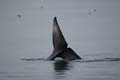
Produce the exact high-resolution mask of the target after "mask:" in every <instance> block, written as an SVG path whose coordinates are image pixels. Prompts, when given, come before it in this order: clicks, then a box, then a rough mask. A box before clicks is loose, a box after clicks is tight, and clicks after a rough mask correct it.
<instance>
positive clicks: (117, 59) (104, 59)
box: [20, 58, 120, 62]
mask: <svg viewBox="0 0 120 80" xmlns="http://www.w3.org/2000/svg"><path fill="white" fill-rule="evenodd" d="M20 60H23V61H48V60H47V59H45V58H29V59H27V58H24V59H20ZM108 61H109V62H110V61H120V58H98V59H81V60H75V62H108Z"/></svg>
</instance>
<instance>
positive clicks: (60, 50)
mask: <svg viewBox="0 0 120 80" xmlns="http://www.w3.org/2000/svg"><path fill="white" fill-rule="evenodd" d="M52 41H53V47H54V50H53V53H52V54H51V55H50V56H49V57H48V60H54V59H55V58H56V57H61V58H63V59H65V60H75V59H81V58H80V57H79V56H78V55H77V54H76V53H75V52H74V51H73V50H72V49H71V48H68V47H67V46H68V44H67V42H66V40H65V38H64V36H63V34H62V32H61V30H60V27H59V25H58V22H57V18H56V17H54V19H53V33H52Z"/></svg>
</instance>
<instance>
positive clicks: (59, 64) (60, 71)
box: [53, 60, 71, 79]
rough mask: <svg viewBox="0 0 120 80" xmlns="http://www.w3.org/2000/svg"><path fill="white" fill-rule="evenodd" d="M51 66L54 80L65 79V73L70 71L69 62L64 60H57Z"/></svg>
mask: <svg viewBox="0 0 120 80" xmlns="http://www.w3.org/2000/svg"><path fill="white" fill-rule="evenodd" d="M53 65H54V71H55V78H56V79H63V78H65V74H66V72H67V71H68V70H70V69H71V66H70V64H69V62H68V61H64V60H57V61H55V62H54V64H53Z"/></svg>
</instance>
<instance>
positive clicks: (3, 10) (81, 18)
mask: <svg viewBox="0 0 120 80" xmlns="http://www.w3.org/2000/svg"><path fill="white" fill-rule="evenodd" d="M119 4H120V0H0V62H3V61H10V60H11V61H14V60H19V59H21V58H39V57H40V58H41V57H48V56H49V55H50V54H51V53H52V50H53V46H52V22H53V17H54V16H56V17H57V19H58V23H59V25H60V28H61V30H62V32H63V34H64V36H65V38H66V40H67V42H68V43H69V45H70V46H72V48H74V49H76V51H77V52H79V51H80V50H79V49H81V53H80V54H81V55H85V53H86V54H87V53H90V51H91V53H92V52H94V51H93V50H94V49H95V48H96V51H97V50H99V51H100V50H101V49H103V48H104V49H105V51H106V52H110V53H113V52H115V53H116V54H119V53H120V36H119V34H120V31H119V30H120V27H119V26H120V5H119ZM99 41H100V42H99ZM82 52H83V53H84V54H83V53H82Z"/></svg>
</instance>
